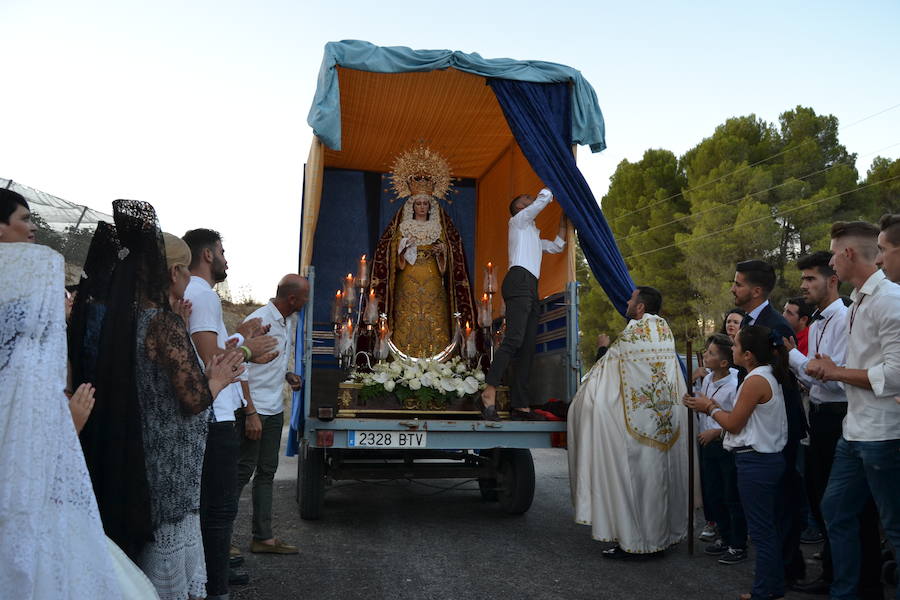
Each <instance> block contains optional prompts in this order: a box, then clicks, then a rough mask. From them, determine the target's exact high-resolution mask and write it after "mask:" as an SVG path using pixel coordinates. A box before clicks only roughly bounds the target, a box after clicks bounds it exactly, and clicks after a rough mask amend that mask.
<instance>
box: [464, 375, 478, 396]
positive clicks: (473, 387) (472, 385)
mask: <svg viewBox="0 0 900 600" xmlns="http://www.w3.org/2000/svg"><path fill="white" fill-rule="evenodd" d="M463 389H464V390H465V391H466V393H467V394H474V393H475V392H477V391H478V380H476V379H475V378H474V377H466V380H465V381H463Z"/></svg>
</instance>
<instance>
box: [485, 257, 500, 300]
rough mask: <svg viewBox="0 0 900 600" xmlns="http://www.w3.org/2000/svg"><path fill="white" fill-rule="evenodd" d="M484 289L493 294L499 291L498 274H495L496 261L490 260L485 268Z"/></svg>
mask: <svg viewBox="0 0 900 600" xmlns="http://www.w3.org/2000/svg"><path fill="white" fill-rule="evenodd" d="M484 291H485V292H487V293H488V294H493V293H495V292H496V291H497V275H496V274H494V263H492V262H489V263H488V264H487V266H486V267H485V268H484Z"/></svg>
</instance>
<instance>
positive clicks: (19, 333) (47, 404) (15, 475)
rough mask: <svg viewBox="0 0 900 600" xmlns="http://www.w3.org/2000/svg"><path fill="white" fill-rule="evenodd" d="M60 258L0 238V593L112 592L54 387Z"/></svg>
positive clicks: (74, 443) (96, 517) (64, 407)
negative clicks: (0, 240) (5, 241)
mask: <svg viewBox="0 0 900 600" xmlns="http://www.w3.org/2000/svg"><path fill="white" fill-rule="evenodd" d="M64 285H65V280H64V276H63V258H62V256H61V255H60V254H58V253H57V252H55V251H53V250H52V249H50V248H47V247H45V246H39V245H36V244H24V243H5V244H0V482H2V483H0V540H2V541H0V594H2V595H3V597H8V598H19V599H22V598H54V599H57V598H60V599H64V598H72V599H76V598H77V599H83V598H121V597H122V593H121V589H120V587H119V585H118V583H117V581H116V575H115V571H114V569H113V563H112V560H111V558H110V554H109V551H108V549H107V541H106V538H105V536H104V534H103V526H102V525H101V523H100V514H99V512H98V511H97V502H96V500H95V498H94V491H93V488H92V487H91V480H90V476H89V475H88V471H87V467H86V466H85V462H84V455H83V454H82V452H81V444H80V443H79V441H78V438H77V436H76V434H75V426H74V425H73V424H72V417H71V413H70V412H69V406H68V402H67V400H66V397H65V395H64V394H63V389H64V388H65V383H66V331H65V321H64V308H63V297H64Z"/></svg>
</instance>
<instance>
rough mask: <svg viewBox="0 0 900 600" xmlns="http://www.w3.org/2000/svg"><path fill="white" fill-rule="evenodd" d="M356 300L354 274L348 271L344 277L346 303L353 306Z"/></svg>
mask: <svg viewBox="0 0 900 600" xmlns="http://www.w3.org/2000/svg"><path fill="white" fill-rule="evenodd" d="M354 302H356V288H355V287H354V286H353V274H352V273H347V276H346V277H345V278H344V304H346V305H347V306H351V307H352V306H353V303H354Z"/></svg>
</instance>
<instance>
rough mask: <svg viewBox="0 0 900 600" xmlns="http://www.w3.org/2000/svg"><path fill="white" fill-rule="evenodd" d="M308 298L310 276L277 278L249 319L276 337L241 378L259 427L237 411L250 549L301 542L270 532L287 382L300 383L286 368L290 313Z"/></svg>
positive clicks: (286, 547)
mask: <svg viewBox="0 0 900 600" xmlns="http://www.w3.org/2000/svg"><path fill="white" fill-rule="evenodd" d="M308 298H309V282H308V281H307V280H306V279H305V278H303V277H300V276H299V275H295V274H290V275H285V276H284V277H282V279H281V281H279V282H278V289H277V290H276V292H275V297H274V298H272V299H271V300H269V302H268V304H266V305H265V306H262V307H260V308H259V309H257V310H256V311H255V312H253V313H252V314H251V315H250V316H249V317H247V319H248V320H249V319H255V318H258V319H260V320H261V321H262V325H263V327H265V326H269V335H270V336H271V337H273V338H275V339H276V340H277V341H278V346H277V349H278V356H277V357H276V358H275V360H273V361H271V362H268V363H266V364H262V365H258V364H251V365H249V368H248V369H247V372H248V376H247V381H243V382H241V386H242V387H243V391H244V397H245V398H247V399H252V401H253V405H254V407H255V411H256V413H258V415H259V421H260V422H261V424H262V428H261V430H252V429H248V428H246V426H245V421H246V419H247V417H249V416H251V415H240V414H239V415H238V430H239V431H241V432H242V433H243V435H242V436H241V458H240V462H239V464H238V496H240V494H241V492H242V491H243V489H244V486H245V485H246V484H247V483H248V482H249V481H250V478H251V477H252V478H253V526H252V530H253V541H252V543H251V545H250V551H251V552H257V553H259V552H263V553H270V554H296V553H297V547H296V546H293V545H291V544H287V543H285V542H283V541H282V540H279V539H278V538H276V537H275V536H274V534H273V533H272V480H273V479H274V478H275V471H276V470H277V469H278V452H279V450H280V449H281V430H282V427H283V426H284V383H285V381H287V382H288V383H289V384H290V386H291V389H293V390H294V391H297V390H299V389H300V385H301V381H300V378H299V377H298V376H297V375H295V374H294V373H290V372H288V362H289V356H290V354H291V349H292V346H293V341H294V335H293V331H294V327H295V326H296V319H294V318H292V317H293V316H294V315H295V314H296V313H297V311H299V310H300V309H301V308H302V307H303V306H304V305H305V304H306V301H307V299H308Z"/></svg>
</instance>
